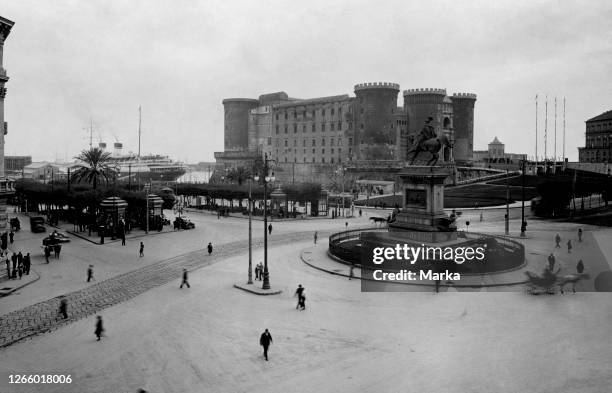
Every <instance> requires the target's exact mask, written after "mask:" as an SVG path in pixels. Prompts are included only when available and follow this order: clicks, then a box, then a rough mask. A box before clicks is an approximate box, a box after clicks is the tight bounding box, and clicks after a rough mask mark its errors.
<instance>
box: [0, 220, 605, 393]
mask: <svg viewBox="0 0 612 393" xmlns="http://www.w3.org/2000/svg"><path fill="white" fill-rule="evenodd" d="M479 213H480V212H469V211H468V212H466V213H464V215H463V216H462V218H461V219H460V220H459V223H460V224H461V223H463V222H464V221H466V220H470V221H471V225H470V227H469V229H470V230H474V231H483V232H496V233H499V232H501V231H503V214H504V212H503V211H502V210H486V211H485V213H484V221H483V222H480V221H479V217H478V216H479ZM377 214H381V212H380V211H377V210H370V211H368V212H366V214H365V215H364V217H362V218H352V219H348V220H345V219H336V220H331V219H308V220H303V221H302V220H298V221H290V222H274V223H273V226H274V229H273V233H272V235H271V237H270V249H269V258H270V260H269V263H270V274H271V284H272V287H273V288H275V289H282V290H283V292H282V293H281V294H280V295H276V296H256V295H253V294H250V293H247V292H244V291H241V290H239V289H236V288H234V287H233V284H234V283H236V282H239V281H246V277H247V252H248V251H247V236H248V233H247V220H245V219H242V218H226V219H221V220H218V219H217V217H216V216H213V215H208V214H202V213H192V214H191V218H192V219H193V221H195V223H196V226H197V227H196V229H195V230H193V231H181V232H177V233H165V234H157V235H152V236H149V237H146V238H142V237H141V238H133V239H129V240H128V244H127V246H125V247H122V246H120V244H119V243H107V244H105V245H95V244H92V243H90V242H87V241H85V240H81V239H73V240H72V242H71V243H69V244H68V245H66V246H65V247H64V250H63V251H62V257H61V259H60V261H56V260H52V261H51V263H50V264H49V265H47V264H45V263H44V258H43V257H42V256H41V255H40V251H39V244H40V236H39V235H33V234H31V233H29V232H27V231H21V232H19V233H18V234H17V236H16V243H15V249H22V250H24V251H26V252H27V251H30V252H32V253H33V255H34V256H35V257H34V259H33V268H34V270H36V271H37V273H38V274H39V275H40V279H39V280H38V281H36V282H33V283H32V284H30V285H28V286H25V287H23V288H21V289H19V290H18V291H16V292H14V293H13V294H11V295H9V296H7V297H4V298H0V314H1V316H0V345H5V346H4V347H3V348H1V349H0V369H1V370H2V371H3V372H5V373H4V374H0V375H1V376H2V378H3V381H1V382H0V392H5V391H6V392H136V391H137V389H139V388H144V389H146V390H147V391H149V392H331V391H334V392H409V391H415V392H432V391H437V392H542V393H545V392H546V393H548V392H602V393H603V392H609V387H610V386H612V373H610V370H612V341H611V340H610V334H611V333H612V329H611V328H610V326H612V299H611V297H610V293H594V292H585V291H587V290H592V280H590V281H588V282H584V283H581V285H582V287H579V292H578V293H577V294H575V295H573V294H572V295H563V296H561V295H554V296H549V295H545V296H531V295H527V294H526V293H525V292H524V291H522V290H518V291H517V290H516V289H515V290H514V291H508V292H502V291H500V290H499V288H498V289H496V290H495V291H493V292H488V291H487V292H485V291H486V289H485V290H484V291H483V292H481V293H462V292H457V291H455V290H454V289H448V290H446V291H445V292H443V293H440V294H434V293H433V292H432V291H431V290H429V289H428V288H424V289H423V292H393V293H362V292H361V291H360V289H361V287H360V282H359V280H352V281H349V280H348V279H347V278H345V277H341V276H337V275H331V274H328V273H325V272H323V271H320V270H317V269H313V268H312V267H310V266H308V265H306V264H305V263H303V262H302V261H301V259H300V258H299V257H300V252H301V251H302V250H303V249H305V248H308V247H312V246H313V244H312V243H313V233H314V231H315V230H318V231H319V235H320V236H319V243H323V244H324V243H326V242H327V236H328V235H329V234H330V233H333V232H336V231H339V230H342V229H344V227H345V224H344V223H345V222H346V221H348V223H349V229H350V228H357V227H364V226H367V225H370V224H369V222H368V218H369V216H370V215H377ZM516 216H517V210H516V209H515V210H513V211H512V217H516ZM517 225H518V221H516V222H513V223H512V227H511V230H512V232H513V233H516V232H517V230H518V228H517ZM254 227H255V228H256V229H257V232H256V233H255V244H256V249H255V250H254V256H253V261H254V262H258V261H260V260H262V258H263V257H262V254H263V251H262V248H261V243H262V239H261V232H262V230H261V227H262V223H261V221H257V222H255V223H254ZM583 228H584V229H585V242H584V243H582V244H578V243H577V242H575V249H574V251H573V254H572V255H571V256H569V255H567V252H566V251H565V250H562V251H555V250H554V249H553V248H554V242H553V236H554V235H555V234H556V233H557V232H559V233H560V235H561V236H562V238H563V239H566V238H569V237H572V236H573V237H575V234H576V229H577V226H575V225H573V224H569V223H558V222H555V223H550V222H543V221H537V220H530V223H529V228H528V229H529V231H528V238H527V239H526V240H523V241H524V242H525V245H526V247H527V249H528V252H530V253H531V255H532V256H533V260H534V262H533V263H536V264H537V263H541V264H542V266H543V264H544V263H545V258H546V255H548V253H550V252H552V251H555V253H556V254H557V255H558V258H557V260H558V262H559V264H560V265H561V266H562V269H564V270H563V271H564V272H565V271H567V272H571V271H572V270H573V269H574V266H575V262H574V260H575V259H578V258H582V259H584V261H585V265H586V271H589V269H591V271H594V270H598V271H603V270H606V269H610V265H612V260H611V259H610V258H611V256H612V248H611V247H612V245H611V243H612V242H610V241H609V239H610V238H612V232H611V231H610V229H602V228H595V227H586V226H585V227H583ZM500 229H501V230H500ZM140 241H144V242H145V257H144V258H139V257H138V255H137V251H138V243H139V242H140ZM209 241H212V242H213V244H214V246H215V250H214V252H213V255H212V256H208V255H207V252H205V251H204V247H205V246H206V244H207V243H208V242H209ZM324 257H325V256H324V255H323V256H321V258H324ZM539 257H541V259H542V261H541V262H537V261H538V258H539ZM590 261H593V262H592V263H591V262H590ZM90 263H93V264H94V268H95V273H94V274H95V277H96V280H97V281H95V282H93V283H86V282H85V278H86V269H87V265H88V264H90ZM329 263H334V262H329ZM183 268H187V269H189V270H192V273H191V275H190V277H189V281H190V283H191V288H189V289H187V288H183V289H182V290H181V289H179V284H180V275H181V271H182V269H183ZM538 269H539V265H534V271H538V272H539V270H538ZM297 284H302V285H303V286H304V287H305V288H306V290H305V293H306V297H307V301H306V306H307V310H306V311H297V310H296V309H295V303H296V299H295V298H293V292H294V291H295V287H296V286H297ZM255 285H260V283H259V282H256V284H255ZM60 295H66V298H67V299H68V303H69V309H68V311H69V315H70V318H69V320H68V321H63V320H59V319H58V318H57V315H56V312H57V305H58V303H59V300H58V299H57V297H58V296H60ZM96 314H99V315H102V317H103V319H104V325H105V329H106V337H103V338H102V341H101V342H96V341H95V336H94V334H93V331H94V324H95V317H94V315H96ZM265 328H268V329H269V330H270V332H271V334H272V336H273V339H274V341H273V344H272V346H271V347H270V352H269V357H270V360H269V361H268V362H266V361H264V360H263V357H262V354H261V347H260V346H259V335H260V334H261V332H262V331H263V330H264V329H265ZM6 372H10V373H28V374H33V373H44V374H48V373H56V374H70V375H71V376H72V379H73V382H72V383H71V384H64V385H59V384H56V385H41V384H39V385H30V386H27V385H21V386H18V385H10V386H9V385H8V384H6V378H7V376H6Z"/></svg>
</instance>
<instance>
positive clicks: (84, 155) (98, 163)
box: [71, 147, 117, 190]
mask: <svg viewBox="0 0 612 393" xmlns="http://www.w3.org/2000/svg"><path fill="white" fill-rule="evenodd" d="M110 156H111V154H110V153H109V152H105V151H103V150H102V149H99V148H97V147H94V148H91V149H89V150H83V151H82V152H81V154H79V155H78V156H76V157H75V158H76V159H77V160H79V161H81V162H82V164H81V166H80V167H79V168H77V169H76V171H74V174H73V175H72V179H71V180H77V181H81V180H83V179H85V180H87V182H88V183H92V185H93V189H94V190H95V189H96V187H97V185H98V179H100V178H103V179H104V180H106V182H107V183H108V179H109V177H111V178H112V177H113V176H114V175H116V172H117V168H116V167H114V166H112V165H111V163H110Z"/></svg>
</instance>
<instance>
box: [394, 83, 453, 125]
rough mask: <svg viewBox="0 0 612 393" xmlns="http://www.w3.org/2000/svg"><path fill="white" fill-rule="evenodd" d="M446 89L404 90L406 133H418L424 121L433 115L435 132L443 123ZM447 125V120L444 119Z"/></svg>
mask: <svg viewBox="0 0 612 393" xmlns="http://www.w3.org/2000/svg"><path fill="white" fill-rule="evenodd" d="M445 98H446V89H409V90H404V112H405V113H406V116H407V117H408V123H409V128H408V133H409V134H410V135H415V134H418V133H419V131H421V129H422V128H423V125H424V124H425V121H426V120H427V119H428V118H430V117H433V119H434V120H433V126H434V128H435V129H436V133H438V132H440V130H441V129H442V128H443V126H444V125H445V118H446V117H444V108H443V107H444V104H445ZM446 126H447V127H448V120H447V121H446Z"/></svg>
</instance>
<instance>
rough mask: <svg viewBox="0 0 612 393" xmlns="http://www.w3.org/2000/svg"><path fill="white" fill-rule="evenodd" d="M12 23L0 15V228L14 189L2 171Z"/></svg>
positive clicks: (4, 219)
mask: <svg viewBox="0 0 612 393" xmlns="http://www.w3.org/2000/svg"><path fill="white" fill-rule="evenodd" d="M14 24H15V23H14V22H12V21H10V20H8V19H6V18H3V17H1V16H0V230H3V229H5V228H6V226H7V221H8V216H7V214H6V201H7V199H8V198H9V197H10V196H11V195H13V193H14V191H15V190H14V187H13V183H12V181H11V180H9V179H7V178H6V174H5V171H4V136H5V135H6V134H7V133H8V125H7V122H6V121H5V120H4V99H5V98H6V87H4V85H5V84H6V83H7V82H8V80H9V77H8V76H7V73H6V70H5V69H4V41H6V39H7V38H8V36H9V34H10V32H11V29H12V28H13V25H14Z"/></svg>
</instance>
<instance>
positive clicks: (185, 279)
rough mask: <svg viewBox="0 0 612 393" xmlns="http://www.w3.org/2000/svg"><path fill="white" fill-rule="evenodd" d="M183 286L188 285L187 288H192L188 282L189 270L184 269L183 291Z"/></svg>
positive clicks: (181, 287)
mask: <svg viewBox="0 0 612 393" xmlns="http://www.w3.org/2000/svg"><path fill="white" fill-rule="evenodd" d="M183 285H187V288H191V286H190V285H189V282H187V269H183V281H182V282H181V286H180V287H179V288H180V289H183Z"/></svg>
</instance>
